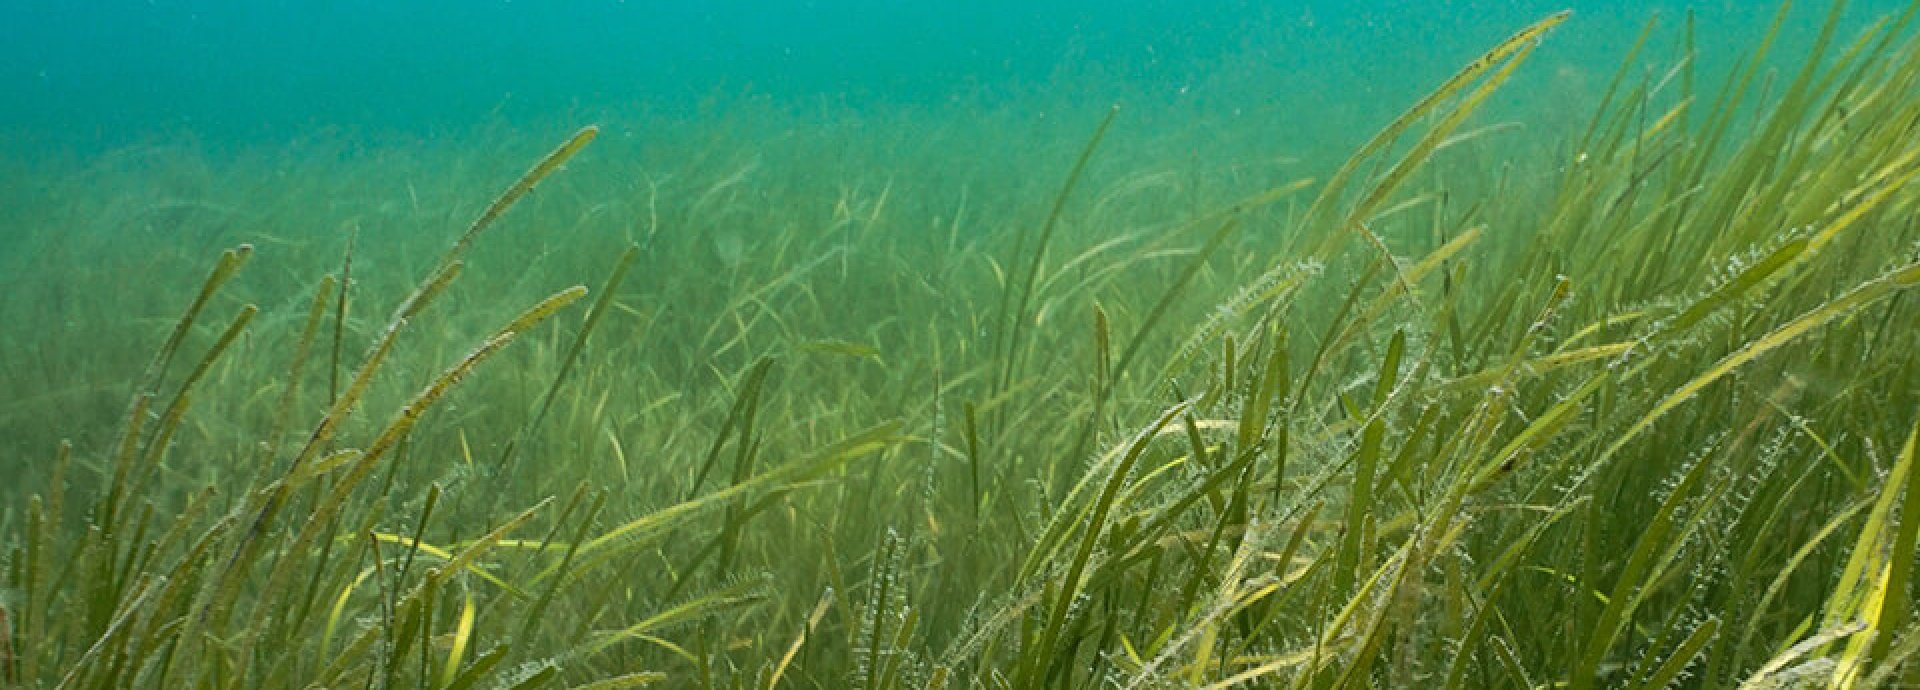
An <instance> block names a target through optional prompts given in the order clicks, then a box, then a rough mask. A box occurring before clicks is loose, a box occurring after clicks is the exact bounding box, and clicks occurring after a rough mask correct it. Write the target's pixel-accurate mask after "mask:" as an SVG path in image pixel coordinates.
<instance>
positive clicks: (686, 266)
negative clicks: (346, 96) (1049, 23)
mask: <svg viewBox="0 0 1920 690" xmlns="http://www.w3.org/2000/svg"><path fill="white" fill-rule="evenodd" d="M1839 14H1840V8H1839V7H1836V8H1835V9H1834V12H1833V13H1832V15H1831V17H1830V18H1829V20H1828V23H1827V25H1826V28H1825V30H1824V31H1823V32H1822V33H1821V34H1820V35H1819V37H1818V40H1817V41H1816V42H1815V43H1814V44H1813V46H1812V47H1811V53H1810V54H1807V55H1804V56H1797V57H1795V58H1794V59H1793V60H1792V61H1791V64H1793V65H1794V67H1793V68H1792V69H1790V70H1787V71H1782V72H1771V71H1769V70H1770V68H1769V67H1768V65H1774V64H1779V56H1774V55H1769V54H1768V51H1769V49H1770V48H1769V47H1768V46H1771V45H1772V44H1773V40H1772V38H1773V37H1772V36H1768V37H1766V40H1765V41H1764V42H1763V43H1762V44H1761V45H1762V47H1761V48H1760V49H1759V50H1758V51H1757V52H1756V54H1754V55H1752V56H1750V57H1749V58H1747V59H1746V60H1744V61H1742V62H1741V63H1740V65H1741V66H1739V67H1738V68H1736V70H1735V71H1734V73H1732V74H1730V75H1727V76H1726V77H1725V78H1724V79H1719V80H1718V81H1712V83H1715V84H1717V85H1718V86H1717V87H1716V88H1714V89H1711V90H1709V89H1706V88H1700V89H1699V90H1696V86H1704V85H1705V84H1707V83H1709V81H1710V80H1707V79H1700V80H1696V77H1695V74H1694V66H1693V65H1694V62H1693V59H1692V58H1693V39H1694V37H1693V35H1692V31H1691V29H1690V27H1683V29H1682V30H1681V31H1679V32H1676V34H1677V39H1678V40H1677V45H1678V47H1677V49H1676V50H1675V51H1674V54H1672V55H1668V56H1666V57H1650V56H1653V55H1655V54H1658V53H1660V52H1661V51H1660V50H1659V49H1656V48H1655V47H1653V46H1654V42H1652V41H1650V38H1649V37H1652V36H1656V35H1665V34H1663V33H1660V32H1656V31H1655V30H1653V28H1652V27H1651V26H1650V27H1649V32H1648V33H1647V34H1645V35H1643V37H1642V39H1641V43H1640V44H1639V45H1638V46H1636V47H1635V49H1634V51H1633V55H1632V56H1631V57H1630V58H1629V59H1628V61H1627V64H1626V65H1624V66H1623V67H1622V68H1621V69H1620V71H1619V73H1618V75H1617V76H1616V77H1615V78H1614V79H1613V80H1612V81H1611V82H1610V84H1609V85H1608V86H1607V88H1606V90H1605V92H1604V93H1602V94H1600V96H1601V100H1600V103H1599V107H1598V109H1597V110H1596V111H1595V113H1594V114H1593V116H1592V117H1591V118H1590V119H1589V120H1587V121H1586V124H1585V126H1584V127H1580V128H1576V129H1575V130H1573V131H1564V132H1555V133H1553V135H1552V138H1551V140H1550V141H1547V142H1546V145H1544V146H1543V145H1540V144H1541V141H1540V140H1539V139H1538V138H1537V137H1536V139H1534V140H1531V142H1532V144H1533V145H1529V146H1514V145H1509V144H1506V143H1503V142H1504V141H1506V140H1505V139H1503V138H1502V137H1505V136H1508V133H1507V132H1506V130H1507V129H1508V128H1506V127H1503V126H1500V125H1477V124H1475V123H1476V121H1477V120H1476V117H1475V116H1476V114H1481V115H1484V113H1483V112H1482V111H1483V110H1484V109H1485V108H1484V106H1486V105H1487V104H1488V103H1489V102H1490V101H1489V99H1490V98H1491V97H1492V96H1493V94H1494V93H1495V92H1496V91H1498V90H1499V89H1501V87H1502V86H1503V85H1505V84H1506V82H1507V81H1508V80H1509V79H1510V78H1511V77H1512V76H1513V75H1514V74H1515V73H1516V72H1518V71H1520V70H1524V69H1526V63H1527V61H1528V58H1529V57H1530V56H1531V55H1532V53H1533V51H1534V49H1535V47H1536V46H1537V45H1538V44H1539V43H1540V42H1541V41H1542V40H1545V39H1547V38H1548V36H1549V34H1550V33H1551V32H1552V31H1553V30H1554V29H1555V28H1556V27H1557V26H1558V25H1559V24H1561V22H1562V21H1563V20H1564V19H1565V15H1556V16H1553V17H1548V18H1546V19H1544V20H1543V21H1541V22H1539V23H1538V24H1535V25H1532V26H1529V27H1526V28H1524V29H1522V30H1521V31H1519V32H1518V33H1516V34H1514V35H1513V36H1512V37H1511V38H1510V39H1508V40H1506V41H1504V42H1502V43H1500V44H1499V45H1496V46H1493V47H1492V48H1491V49H1490V50H1488V51H1487V52H1486V53H1485V54H1484V55H1483V56H1482V57H1480V58H1479V59H1477V60H1474V61H1473V62H1471V63H1469V64H1467V65H1465V66H1464V67H1462V68H1461V69H1460V70H1459V71H1458V72H1456V73H1455V74H1454V76H1453V77H1451V78H1450V79H1448V80H1446V81H1445V82H1443V83H1442V84H1440V85H1438V86H1437V87H1436V88H1435V89H1434V90H1433V91H1432V92H1431V94H1430V95H1428V96H1426V97H1425V98H1422V99H1420V100H1418V101H1417V102H1416V103H1414V104H1413V106H1412V107H1411V108H1410V109H1408V110H1407V111H1406V112H1405V113H1404V114H1403V115H1401V116H1400V117H1398V118H1396V119H1394V120H1392V121H1390V122H1388V123H1387V124H1386V125H1385V126H1384V127H1383V128H1382V129H1381V130H1380V131H1379V132H1378V133H1377V134H1376V135H1375V136H1373V137H1372V138H1371V139H1368V140H1366V141H1365V142H1364V143H1363V144H1361V146H1360V148H1359V149H1358V150H1357V151H1356V152H1354V153H1353V154H1352V156H1351V157H1350V158H1348V159H1346V160H1344V162H1342V161H1330V162H1327V161H1316V160H1309V161H1300V162H1287V163H1275V162H1274V161H1275V160H1276V157H1273V156H1270V155H1268V154H1270V153H1271V152H1267V151H1253V152H1251V153H1249V154H1248V159H1247V160H1241V161H1225V162H1222V163H1221V164H1219V165H1213V164H1207V165H1201V164H1198V163H1196V162H1195V161H1192V160H1190V159H1187V158H1185V157H1182V156H1180V155H1178V154H1168V153H1167V152H1165V151H1158V150H1155V149H1154V148H1152V147H1151V146H1150V145H1147V144H1145V143H1143V142H1141V141H1139V140H1129V130H1128V128H1127V122H1126V121H1127V115H1128V112H1127V111H1126V110H1122V109H1114V110H1108V111H1105V112H1095V113H1081V114H1084V115H1086V117H1085V118H1083V119H1081V120H1075V123H1076V125H1075V127H1076V130H1075V131H1074V132H1073V135H1072V138H1071V140H1070V143H1062V142H1063V141H1069V140H1068V139H1066V138H1065V137H1063V136H1062V135H1061V133H1060V132H1055V131H1048V132H1038V133H1034V134H1030V135H1026V136H1030V137H1031V139H1030V140H1021V139H1018V137H1020V136H1022V135H1019V134H1011V133H1010V132H1011V131H1013V129H1014V128H1010V127H1006V126H1004V125H1005V123H999V122H993V121H991V119H990V118H988V120H989V121H987V122H984V123H977V124H976V126H977V127H978V128H979V129H978V130H972V131H968V130H959V129H954V130H946V131H943V132H940V133H936V134H934V135H931V136H930V137H929V136H926V135H917V134H902V133H898V132H895V130H893V129H889V128H888V127H887V125H885V123H868V125H866V126H848V127H846V128H844V129H836V128H835V127H833V126H829V125H817V124H816V125H815V126H811V128H801V129H798V130H782V131H767V130H765V129H762V128H760V127H759V126H757V125H756V124H755V122H754V121H753V120H752V119H751V118H743V119H740V120H721V121H716V122H701V123H668V122H663V123H661V131H660V132H657V134H660V135H661V136H657V137H650V136H642V137H640V138H641V139H643V140H645V141H644V143H635V142H632V141H624V142H623V141H607V140H608V139H613V138H614V137H608V136H604V135H601V133H600V130H599V129H598V128H594V127H588V128H585V129H581V130H579V131H578V132H577V133H575V134H574V135H573V136H572V137H571V138H566V139H564V141H562V142H561V143H560V144H559V145H558V147H557V148H554V149H552V150H551V151H550V152H549V153H547V154H546V155H545V157H540V154H539V153H538V152H537V151H531V150H523V149H520V148H518V146H519V144H515V143H512V142H517V141H520V139H519V138H516V137H499V136H489V137H487V139H488V140H490V141H493V142H496V143H494V144H492V145H491V146H493V147H494V148H493V149H484V148H483V149H480V150H470V151H462V152H459V153H457V154H453V155H443V156H438V157H436V156H433V155H428V154H409V153H405V152H388V153H380V154H378V155H371V154H368V155H362V153H361V152H352V151H342V150H338V149H337V148H332V147H338V146H340V145H339V144H329V143H327V142H325V141H315V142H305V143H301V144H298V145H294V146H291V147H289V151H288V152H285V153H282V154H254V155H258V156H260V157H261V158H260V159H258V160H252V159H244V160H237V161H229V162H226V163H223V164H220V165H212V164H208V163H205V162H204V161H202V160H201V159H198V158H195V157H194V156H191V155H179V154H176V153H174V152H169V151H167V150H164V149H163V150H144V151H134V152H129V153H126V154H124V155H123V156H122V157H121V158H120V159H118V160H111V161H107V162H104V163H101V164H99V165H96V166H94V167H92V168H89V169H87V170H83V171H79V172H76V173H74V174H72V175H70V176H67V177H65V178H62V179H58V180H49V181H46V182H45V183H44V186H43V187H42V188H40V189H37V190H35V191H34V192H31V193H28V192H17V193H16V194H17V196H19V197H21V198H20V199H19V201H18V204H17V205H16V206H17V208H18V209H19V212H18V213H17V214H16V216H17V217H19V218H27V219H31V220H30V221H29V222H32V223H35V224H40V225H44V226H45V227H47V228H49V229H48V230H46V231H44V232H40V231H36V232H34V233H32V234H31V236H30V237H29V238H28V239H26V240H24V241H23V245H22V247H21V248H20V249H19V250H18V251H17V252H16V253H14V254H13V255H12V256H13V257H15V258H13V259H9V261H10V262H11V263H9V264H8V265H4V266H0V269H4V270H5V271H6V272H7V275H8V276H9V278H7V279H6V280H7V285H8V287H9V289H10V291H11V292H12V293H13V294H14V295H15V297H14V298H12V299H9V300H7V301H4V302H0V320H4V321H5V322H6V323H7V324H9V328H8V329H7V330H8V333H7V334H6V335H4V336H0V353H4V354H5V358H4V361H5V362H6V364H5V365H4V366H0V387H3V388H4V390H6V391H8V392H9V393H10V394H9V395H8V396H6V397H7V398H8V399H7V400H5V401H0V430H4V432H5V434H6V435H7V438H6V439H5V440H4V444H5V445H4V448H5V452H6V453H8V454H9V457H5V458H0V471H4V472H5V474H6V476H7V477H9V478H12V481H10V482H8V483H9V484H11V485H12V486H8V487H5V488H4V489H0V492H5V493H4V495H5V496H6V497H7V498H8V499H9V500H10V502H9V503H8V506H9V508H8V509H7V511H6V512H4V513H0V528H3V529H4V534H5V537H4V541H0V545H3V546H4V549H5V550H4V556H0V564H4V566H5V569H4V573H0V575H3V576H4V580H3V581H4V582H5V590H4V592H5V596H4V597H0V687H62V688H66V687H196V688H198V687H205V688H252V687H422V688H425V687H432V688H495V687H498V688H533V687H559V686H580V687H591V688H620V687H634V686H640V685H646V684H659V685H670V686H673V687H769V688H772V687H818V688H840V687H857V688H898V687H916V688H918V687H925V688H947V687H982V688H1002V687H1005V688H1068V687H1126V688H1135V687H1208V688H1215V687H1229V686H1238V685H1249V686H1258V687H1269V686H1274V687H1277V686H1288V687H1303V688H1304V687H1312V688H1331V687H1370V686H1387V687H1444V688H1460V687H1516V688H1536V687H1548V686H1561V685H1564V686H1566V687H1570V688H1575V689H1582V688H1592V687H1631V688H1654V687H1666V686H1670V685H1684V686H1688V687H1746V686H1751V687H1795V686H1832V687H1894V686H1901V685H1906V686H1914V685H1920V660H1916V657H1920V621H1916V616H1915V615H1914V612H1915V604H1914V601H1915V595H1916V593H1917V591H1916V590H1917V588H1916V583H1915V578H1914V576H1913V570H1914V565H1915V561H1916V555H1915V546H1916V541H1917V539H1916V537H1917V535H1920V490H1916V489H1915V487H1914V486H1913V485H1914V483H1915V480H1914V479H1913V475H1914V474H1915V472H1920V468H1916V467H1915V463H1916V461H1915V457H1916V455H1917V454H1920V452H1917V451H1916V431H1917V430H1920V369H1916V367H1920V329H1916V328H1915V327H1914V324H1915V323H1920V300H1916V299H1915V298H1914V296H1913V295H1911V294H1910V293H1911V292H1912V291H1913V289H1914V288H1916V287H1920V186H1916V185H1913V184H1911V182H1912V180H1913V179H1914V177H1915V176H1916V175H1920V42H1916V40H1915V38H1914V36H1913V33H1912V31H1910V29H1911V28H1912V27H1911V24H1912V21H1913V19H1914V16H1915V12H1914V10H1911V9H1910V10H1908V11H1907V12H1906V13H1905V14H1901V15H1898V16H1894V17H1889V18H1887V19H1885V20H1884V21H1882V22H1879V23H1877V24H1874V25H1873V26H1872V27H1871V28H1870V29H1869V30H1867V31H1866V32H1865V33H1863V34H1862V35H1859V36H1853V37H1848V36H1842V35H1839V34H1840V32H1839V31H1838V29H1837V27H1838V26H1839V25H1840V24H1839V22H1838V17H1839ZM1783 16H1784V15H1783ZM1775 31H1778V25H1777V24H1776V26H1775ZM1068 119H1072V118H1068ZM1081 123H1083V124H1081ZM889 132H894V133H891V134H890V133H889ZM989 134H991V135H996V136H1004V137H1014V138H1015V139H1013V140H1012V142H1011V144H1012V145H1010V146H1008V147H1006V148H1004V149H993V150H982V151H980V152H979V154H978V155H976V156H970V157H966V158H965V160H954V159H953V158H952V156H951V155H950V154H951V152H952V151H954V150H956V143H955V142H963V141H967V140H968V139H967V137H975V138H976V140H977V139H984V138H986V137H987V136H989ZM597 135H598V138H599V139H600V140H599V141H596V136H597ZM943 147H944V148H943ZM1008 151H1016V152H1017V153H1009V152H1008ZM520 158H526V159H532V160H535V161H537V162H536V163H535V164H534V166H533V167H532V168H531V169H529V170H528V171H527V172H525V173H524V174H523V175H522V177H520V178H518V181H517V182H514V181H511V179H510V178H509V177H507V176H510V175H511V171H510V169H511V168H512V167H513V164H511V163H503V162H502V160H503V159H504V160H508V161H511V160H518V159H520ZM1323 162H1324V163H1327V164H1326V165H1320V163H1323ZM647 166H661V167H660V168H659V169H654V168H650V167H647ZM264 170H273V171H276V172H275V173H274V174H260V171H264ZM1309 170H1312V171H1314V173H1313V174H1311V175H1309V174H1308V173H1307V171H1309ZM1007 171H1022V172H1024V173H1027V174H1019V175H1009V174H1006V173H1007ZM536 186H537V189H536ZM498 188H504V189H505V190H506V191H505V192H503V193H500V194H499V195H498V196H496V197H493V201H492V202H491V203H490V204H488V203H486V202H487V197H486V196H485V192H484V190H485V189H498ZM102 199H106V200H107V201H105V202H102V201H101V200H102ZM469 218H471V219H473V220H471V221H467V220H466V219H469ZM463 221H465V222H463ZM316 227H318V228H319V229H318V230H316ZM54 228H57V230H56V229H54ZM442 230H444V231H442ZM242 242H246V243H244V244H243V243H242ZM189 271H191V272H193V273H195V274H198V275H204V276H205V278H204V279H203V280H201V281H199V282H197V283H194V282H192V281H191V279H189V278H187V277H185V276H187V275H188V272H189ZM156 274H158V275H162V276H165V278H164V279H162V280H158V281H156V279H155V277H154V276H155V275H156ZM161 314H165V315H166V317H165V318H161V317H159V316H157V315H161ZM69 439H70V440H69ZM29 453H31V455H29Z"/></svg>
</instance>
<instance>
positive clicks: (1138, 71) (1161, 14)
mask: <svg viewBox="0 0 1920 690" xmlns="http://www.w3.org/2000/svg"><path fill="white" fill-rule="evenodd" d="M1902 4H1903V3H1900V2H1898V0H1868V1H1863V2H1855V3H1853V7H1852V9H1851V13H1852V16H1853V17H1854V18H1855V19H1854V20H1853V21H1851V22H1849V24H1848V25H1847V26H1848V27H1849V28H1850V29H1852V28H1857V27H1858V26H1860V25H1861V24H1862V23H1864V22H1865V21H1866V18H1870V17H1873V16H1877V15H1878V14H1881V13H1884V12H1886V11H1889V10H1891V9H1895V8H1897V7H1899V6H1901V5H1902ZM1807 5H1808V6H1802V7H1800V8H1797V9H1795V10H1794V12H1793V14H1792V15H1791V17H1790V19H1789V20H1788V22H1787V26H1786V29H1785V31H1784V33H1783V38H1782V43H1783V46H1784V47H1789V48H1790V47H1793V46H1796V45H1803V44H1804V43H1806V42H1807V41H1809V40H1810V39H1811V34H1812V33H1813V32H1814V30H1815V29H1816V28H1817V26H1818V25H1819V21H1818V20H1819V16H1820V14H1821V13H1822V12H1824V8H1823V7H1821V6H1818V5H1815V4H1812V3H1808V4H1807ZM1561 9H1571V10H1573V11H1574V13H1575V14H1574V19H1573V20H1572V21H1571V22H1569V23H1568V24H1567V25H1566V26H1565V27H1563V28H1562V29H1561V30H1560V31H1559V32H1558V33H1559V34H1560V35H1558V36H1556V38H1555V40H1554V41H1552V42H1551V43H1550V44H1548V45H1547V46H1546V47H1545V48H1544V49H1543V50H1542V58H1543V59H1542V60H1541V62H1542V63H1545V64H1547V65H1548V66H1547V67H1543V68H1536V69H1533V70H1529V71H1528V72H1529V74H1528V75H1526V76H1525V79H1526V82H1527V83H1531V84H1532V85H1533V87H1534V88H1524V89H1519V90H1517V91H1520V92H1521V93H1529V92H1532V93H1538V90H1539V89H1541V88H1545V89H1555V90H1557V93H1560V94H1562V95H1567V94H1587V93H1590V92H1592V91H1594V90H1597V89H1598V88H1599V85H1601V84H1603V83H1604V81H1605V79H1606V76H1607V75H1608V74H1610V72H1611V70H1612V68H1613V67H1614V65H1615V64H1616V62H1617V60H1618V59H1619V58H1620V57H1621V55H1623V53H1624V51H1625V50H1626V48H1627V46H1628V45H1630V43H1631V41H1632V39H1633V36H1634V35H1635V33H1636V32H1637V30H1638V28H1639V27H1640V25H1641V24H1642V23H1643V22H1644V21H1646V20H1647V19H1648V18H1650V17H1654V16H1660V17H1662V18H1664V23H1665V24H1666V25H1667V26H1668V27H1673V26H1676V25H1678V23H1680V22H1682V21H1683V17H1685V16H1686V15H1687V13H1689V12H1691V13H1693V14H1694V16H1695V17H1696V21H1697V25H1698V35H1699V37H1700V45H1701V66H1702V73H1703V74H1718V73H1719V72H1720V71H1721V70H1718V69H1715V68H1716V67H1720V66H1722V65H1725V64H1726V63H1727V61H1728V59H1729V58H1730V57H1731V56H1733V55H1737V54H1739V53H1738V52H1737V51H1738V50H1739V49H1740V48H1743V47H1746V46H1750V45H1751V44H1752V43H1753V42H1754V41H1756V40H1757V39H1758V37H1759V36H1760V34H1761V33H1762V32H1763V31H1764V29H1765V26H1766V23H1767V21H1768V19H1769V17H1770V15H1771V14H1772V11H1773V7H1772V6H1771V5H1770V4H1768V3H1763V2H1747V1H1745V0H1720V1H1717V2H1701V3H1678V2H1596V1H1593V0H1581V1H1578V2H1572V1H1569V0H1447V1H1436V2H1406V1H1393V2H1384V1H1381V0H1359V1H1357V2H1335V1H1329V0H1313V1H1310V2H1303V1H1300V0H1283V1H1279V2H1253V1H1248V0H1237V1H1228V0H1199V1H1186V2H1175V1H1172V0H1116V1H1115V2H1106V3H1093V2H1082V1H1079V0H1074V1H1071V2H1055V3H1028V2H1016V1H1012V0H984V1H981V2H967V3H957V2H956V3H903V2H886V1H880V0H866V1H858V2H850V1H838V2H836V1H827V0H818V1H810V2H794V1H776V2H689V3H668V2H607V1H595V2H580V3H567V4H565V5H562V6H555V5H551V4H548V3H538V2H497V1H485V2H472V3H447V2H417V3H380V2H364V1H353V0H348V1H340V2H324V3H306V2H165V1H156V2H106V3H74V2H59V1H46V0H13V1H11V2H7V3H5V4H4V5H0V137H4V138H3V139H0V141H5V142H7V146H8V148H9V149H11V150H13V151H14V152H15V154H16V155H29V154H20V153H19V151H20V150H21V147H27V148H28V149H29V150H31V148H32V147H35V146H48V145H51V146H57V147H63V148H64V147H77V148H79V149H81V150H99V149H101V148H112V147H115V146H120V145H126V144H128V143H132V142H143V141H144V142H152V141H154V140H165V139H167V138H170V137H179V136H185V135H192V136H196V137H199V138H200V139H201V140H202V141H213V142H229V141H264V142H276V141H286V140H289V139H292V138H296V137H299V136H301V135H303V134H305V133H310V132H313V131H315V130H321V129H329V128H344V129H349V130H353V131H355V132H360V133H362V134H364V135H375V134H386V133H406V134H425V133H432V132H437V131H446V130H461V129H466V128H469V127H471V126H473V125H474V124H475V123H482V122H489V121H493V120H495V119H504V120H506V121H510V122H546V121H555V120H563V119H572V120H580V121H588V120H597V121H606V122H614V123H619V122H641V121H644V119H645V115H646V114H648V113H663V112H664V113H693V112H698V106H699V104H700V103H702V102H703V101H704V102H710V99H714V98H716V97H717V98H721V99H723V100H724V99H727V98H732V97H743V96H755V97H762V98H765V99H769V100H771V101H773V102H775V103H778V104H781V105H783V106H785V107H791V108H796V109H818V108H821V107H844V108H847V109H850V110H851V111H853V112H856V113H860V112H868V113H870V112H875V111H885V110H888V109H897V108H920V109H932V110H936V111H937V110H941V109H960V110H964V109H968V108H978V107H981V106H982V105H986V106H992V107H1000V106H1004V107H1010V108H1022V107H1027V108H1042V107H1047V106H1048V105H1050V104H1053V103H1056V102H1057V99H1068V100H1078V101H1089V102H1101V101H1126V102H1128V103H1129V105H1131V106H1134V107H1141V108H1148V109H1151V108H1160V107H1164V108H1175V109H1180V108H1192V109H1197V110H1201V111H1205V112H1216V113H1230V112H1233V111H1235V110H1236V109H1240V110H1245V109H1258V108H1261V107H1262V106H1265V105H1271V104H1274V103H1296V104H1300V105H1301V106H1302V107H1300V108H1299V109H1298V111H1296V112H1289V113H1288V115H1289V116H1290V118H1292V119H1297V120H1299V121H1302V122H1306V123H1309V124H1312V125H1315V126H1318V125H1321V124H1324V120H1326V119H1328V118H1327V117H1323V116H1321V115H1317V114H1316V112H1315V110H1320V111H1321V112H1326V111H1329V110H1331V111H1332V113H1333V114H1337V116H1338V117H1340V118H1341V119H1342V120H1343V121H1345V120H1346V119H1347V118H1349V117H1357V118H1358V121H1355V122H1353V124H1354V125H1356V126H1359V127H1360V128H1361V129H1364V128H1365V127H1366V126H1372V125H1373V124H1376V123H1377V121H1378V120H1379V119H1381V118H1384V117H1386V116H1389V115H1390V114H1391V113H1392V112H1395V111H1396V109H1398V108H1400V107H1402V106H1403V105H1404V104H1405V103H1406V102H1408V101H1409V100H1410V99H1411V98H1412V97H1413V96H1414V95H1416V94H1418V93H1420V92H1421V91H1422V90H1424V89H1426V88H1428V87H1429V86H1430V85H1431V84H1433V83H1434V82H1436V81H1437V80H1438V79H1440V78H1443V77H1444V76H1445V75H1446V74H1447V73H1449V72H1450V71H1451V70H1452V69H1454V67H1455V66H1457V65H1458V64H1460V63H1462V62H1464V61H1465V60H1467V59H1469V58H1471V57H1472V56H1473V55H1475V54H1477V52H1478V51H1479V50H1481V49H1482V47H1483V46H1485V45H1488V44H1490V43H1491V42H1492V41H1495V40H1497V39H1498V38H1500V37H1502V36H1504V35H1506V34H1507V33H1509V32H1511V31H1513V30H1514V29H1515V28H1517V27H1519V26H1522V25H1524V24H1525V23H1527V22H1530V21H1532V20H1534V19H1537V18H1539V17H1541V16H1544V15H1546V14H1548V13H1550V12H1553V11H1557V10H1561ZM1663 40H1669V41H1670V40H1671V35H1670V34H1666V35H1663ZM1789 54H1791V53H1789ZM1526 97H1527V96H1516V98H1526Z"/></svg>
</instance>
